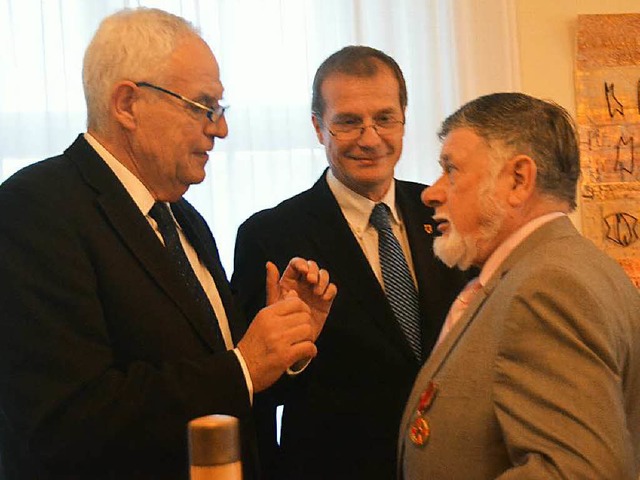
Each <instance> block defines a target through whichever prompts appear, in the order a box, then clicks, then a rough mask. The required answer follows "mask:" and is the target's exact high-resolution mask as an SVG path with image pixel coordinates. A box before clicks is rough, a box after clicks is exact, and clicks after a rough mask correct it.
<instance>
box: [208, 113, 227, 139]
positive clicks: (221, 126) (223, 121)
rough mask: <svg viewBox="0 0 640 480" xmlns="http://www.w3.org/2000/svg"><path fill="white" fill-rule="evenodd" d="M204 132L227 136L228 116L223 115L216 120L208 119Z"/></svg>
mask: <svg viewBox="0 0 640 480" xmlns="http://www.w3.org/2000/svg"><path fill="white" fill-rule="evenodd" d="M204 132H205V134H206V135H207V136H209V137H216V138H225V137H226V136H227V135H229V125H228V124H227V118H226V117H225V116H224V115H222V116H221V117H220V118H219V119H218V120H217V121H215V122H211V121H209V120H207V123H206V126H205V130H204Z"/></svg>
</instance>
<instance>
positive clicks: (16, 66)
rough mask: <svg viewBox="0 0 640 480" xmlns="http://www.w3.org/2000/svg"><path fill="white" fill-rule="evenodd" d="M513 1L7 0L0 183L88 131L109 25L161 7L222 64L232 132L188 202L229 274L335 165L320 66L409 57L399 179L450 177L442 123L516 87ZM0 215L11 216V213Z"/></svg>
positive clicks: (1, 35) (0, 10) (1, 50)
mask: <svg viewBox="0 0 640 480" xmlns="http://www.w3.org/2000/svg"><path fill="white" fill-rule="evenodd" d="M513 2H514V0H164V1H122V0H120V1H116V0H101V1H99V2H98V1H95V2H94V1H86V0H0V181H4V179H6V178H7V177H8V176H9V175H11V174H12V173H13V172H15V171H16V170H18V169H19V168H21V167H22V166H25V165H27V164H29V163H32V162H35V161H38V160H41V159H43V158H46V157H49V156H53V155H56V154H58V153H60V152H61V151H62V150H63V149H64V148H66V147H67V146H68V145H69V144H70V143H71V142H72V141H73V140H74V139H75V137H76V136H77V135H78V133H81V132H84V131H85V105H84V97H83V93H82V79H81V71H82V57H83V53H84V49H85V47H86V45H87V44H88V42H89V40H90V38H91V36H92V34H93V32H94V31H95V29H96V28H97V26H98V24H99V22H100V20H101V19H102V18H103V17H105V16H106V15H108V14H110V13H112V12H113V11H115V10H117V9H120V8H122V7H137V6H148V7H158V8H162V9H164V10H167V11H170V12H172V13H175V14H178V15H181V16H183V17H185V18H186V19H188V20H189V21H191V22H192V23H193V24H194V25H196V26H197V27H199V29H200V31H201V32H202V35H203V37H204V38H205V40H206V41H207V42H208V43H209V45H210V46H211V48H212V50H213V52H214V54H215V55H216V57H217V59H218V62H219V64H220V68H221V76H222V81H223V83H224V85H225V88H226V91H225V98H226V100H227V101H228V102H229V104H230V105H231V108H230V109H229V110H228V112H227V120H228V123H229V136H228V137H227V138H226V139H224V140H217V141H216V145H215V148H214V151H213V153H212V155H211V156H210V161H209V164H208V165H207V179H206V180H205V182H203V183H202V184H201V185H197V186H193V187H192V188H191V189H190V190H189V192H188V193H187V195H186V197H187V199H189V200H190V201H191V202H192V203H194V204H195V206H196V208H198V210H199V211H200V212H201V213H202V214H203V215H204V217H205V218H206V219H207V221H208V222H209V225H210V227H211V229H212V231H213V232H214V235H215V236H216V240H217V242H218V246H219V249H220V254H221V258H222V260H223V263H224V265H225V267H226V268H227V273H228V274H229V275H230V273H231V268H232V264H233V246H234V242H235V233H236V230H237V227H238V225H239V224H240V223H241V222H242V221H244V220H245V219H246V218H247V217H248V216H250V215H251V214H252V213H254V212H256V211H258V210H261V209H263V208H267V207H270V206H273V205H275V204H277V203H278V202H280V201H281V200H283V199H285V198H288V197H290V196H292V195H294V194H296V193H298V192H301V191H302V190H305V189H307V188H308V187H310V186H311V185H312V184H313V183H314V182H315V180H316V179H317V178H318V177H319V175H320V174H321V173H322V171H323V170H324V168H325V167H326V159H325V156H324V150H323V149H322V146H321V145H319V144H318V141H317V139H316V137H315V133H314V131H313V128H312V125H311V121H310V99H311V83H312V80H313V75H314V73H315V70H316V69H317V67H318V66H319V64H320V63H321V62H322V61H323V60H324V59H325V58H326V57H327V56H328V55H330V54H331V53H333V52H334V51H336V50H338V49H340V48H342V47H343V46H345V45H352V44H365V45H369V46H372V47H375V48H379V49H381V50H383V51H385V52H386V53H388V54H389V55H391V56H392V57H394V58H395V59H396V61H397V62H398V63H399V65H400V67H401V68H402V69H403V72H404V75H405V78H406V80H407V87H408V98H409V105H408V110H407V125H406V134H405V143H404V151H403V155H402V158H401V161H400V163H399V165H398V167H397V170H396V176H397V177H398V178H402V179H407V180H415V181H420V182H425V183H429V182H431V181H433V180H434V179H435V178H436V177H437V175H438V171H439V168H438V164H437V159H438V152H439V142H438V139H437V137H436V131H437V129H438V125H439V123H440V122H441V120H442V119H443V118H444V116H446V115H447V114H449V113H451V112H452V111H453V110H455V109H456V108H457V107H458V106H460V104H461V103H463V102H465V101H467V100H470V99H472V98H474V97H475V96H477V95H480V94H484V93H489V92H492V91H508V90H517V89H518V87H519V68H518V62H517V58H518V55H517V28H516V27H517V25H516V18H515V5H514V3H513ZM0 214H1V213H0Z"/></svg>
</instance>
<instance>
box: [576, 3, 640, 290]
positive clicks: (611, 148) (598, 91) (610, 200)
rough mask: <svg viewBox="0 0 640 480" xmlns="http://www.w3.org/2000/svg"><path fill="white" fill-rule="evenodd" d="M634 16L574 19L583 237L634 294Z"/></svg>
mask: <svg viewBox="0 0 640 480" xmlns="http://www.w3.org/2000/svg"><path fill="white" fill-rule="evenodd" d="M638 32H640V14H622V15H579V16H578V33H577V52H576V103H577V105H576V111H577V124H578V132H579V135H580V154H581V170H582V181H581V189H580V194H581V197H582V198H581V200H582V227H583V228H582V230H583V234H584V235H585V236H586V237H587V238H589V239H591V240H592V241H593V242H595V243H596V245H598V246H599V247H600V248H601V249H602V250H604V251H605V252H607V253H608V254H609V255H610V256H612V257H613V258H615V259H616V260H617V261H618V262H619V263H620V264H621V265H622V267H623V268H624V269H625V271H626V272H627V273H628V275H629V277H630V278H631V280H632V281H633V282H634V284H635V285H636V287H638V288H639V289H640V222H639V221H638V219H640V36H638Z"/></svg>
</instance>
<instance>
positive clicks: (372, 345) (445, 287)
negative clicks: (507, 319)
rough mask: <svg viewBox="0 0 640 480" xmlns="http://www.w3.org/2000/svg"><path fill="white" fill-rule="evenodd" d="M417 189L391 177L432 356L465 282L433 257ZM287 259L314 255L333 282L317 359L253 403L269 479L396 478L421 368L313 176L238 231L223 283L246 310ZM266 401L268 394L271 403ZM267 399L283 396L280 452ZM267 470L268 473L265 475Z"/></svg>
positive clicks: (427, 213)
mask: <svg viewBox="0 0 640 480" xmlns="http://www.w3.org/2000/svg"><path fill="white" fill-rule="evenodd" d="M423 189H424V185H420V184H417V183H410V182H403V181H396V196H397V204H398V206H399V208H400V210H401V212H402V216H403V219H404V222H405V225H406V228H407V234H408V237H409V244H410V247H411V252H412V257H413V264H414V267H415V272H416V276H417V281H418V291H419V297H420V308H421V320H422V338H423V351H424V352H425V356H426V355H428V353H429V352H430V351H431V349H432V347H433V345H434V343H435V341H436V339H437V337H438V334H439V331H440V327H441V325H442V322H443V321H444V318H445V316H446V313H447V311H448V308H449V305H450V304H451V302H452V301H453V298H454V297H455V295H456V294H457V293H458V292H459V291H460V289H461V288H462V284H463V278H462V275H461V274H460V273H459V272H457V271H454V270H450V269H448V268H447V267H446V266H445V265H443V264H442V263H441V262H440V261H438V260H437V259H435V258H434V256H433V253H432V241H433V233H432V232H435V231H436V230H435V224H434V222H433V219H432V218H431V216H432V210H431V209H428V208H427V207H425V206H424V205H423V204H422V202H421V201H420V193H421V191H422V190H423ZM293 256H301V257H303V258H310V259H314V260H316V261H317V262H318V264H319V265H320V267H322V268H326V269H327V270H328V271H329V272H330V275H331V279H332V281H333V282H335V284H336V285H337V287H338V296H337V298H336V300H335V302H334V304H333V307H332V310H331V313H330V315H329V317H328V319H327V322H326V324H325V327H324V330H323V331H322V333H321V335H320V337H319V338H318V341H317V346H318V352H319V353H318V356H317V357H316V358H315V359H314V360H313V361H312V362H311V364H310V365H309V366H308V368H307V369H306V370H305V371H304V372H303V373H302V374H300V375H299V376H297V377H293V378H290V379H283V380H285V381H284V382H283V383H282V384H281V385H277V386H276V388H273V389H271V392H270V394H269V395H268V396H262V397H259V398H258V399H257V408H258V411H260V410H264V411H262V412H261V414H260V417H261V418H260V425H261V428H260V430H259V436H260V443H261V447H260V448H261V457H262V461H263V463H264V465H265V468H266V469H267V470H268V471H269V472H268V473H269V474H270V475H271V476H274V475H277V477H278V478H295V479H302V478H304V479H313V478H319V479H320V478H322V479H339V478H349V479H358V478H361V479H378V478H379V479H388V478H393V476H394V475H395V465H396V440H397V434H398V428H399V424H400V417H401V415H402V411H403V408H404V404H405V401H406V398H407V396H408V394H409V392H410V389H411V386H412V384H413V381H414V378H415V376H416V374H417V372H418V370H419V368H420V364H419V362H418V361H417V360H416V359H415V357H414V356H413V354H412V352H411V349H410V347H409V344H408V342H407V340H406V339H405V337H404V335H403V333H402V331H401V330H400V327H399V325H398V323H397V322H396V320H395V319H394V317H393V314H392V311H391V307H390V305H389V302H388V301H387V299H386V297H385V294H384V292H383V290H382V288H381V286H380V284H379V282H378V280H377V279H376V276H375V274H374V272H373V270H372V269H371V266H370V265H369V263H368V261H367V259H366V257H365V255H364V253H363V251H362V249H361V248H360V245H359V244H358V242H357V240H356V238H355V237H354V236H353V233H352V232H351V230H350V228H349V226H348V224H347V221H346V220H345V218H344V216H343V215H342V212H341V210H340V207H339V206H338V203H337V202H336V200H335V198H334V196H333V194H332V193H331V191H330V190H329V187H328V185H327V183H326V180H325V175H323V176H322V177H321V178H320V180H318V182H317V183H316V184H315V185H314V186H313V187H312V188H311V189H310V190H308V191H306V192H303V193H301V194H299V195H297V196H295V197H293V198H291V199H289V200H286V201H284V202H283V203H281V204H280V205H278V206H277V207H275V208H273V209H270V210H265V211H262V212H259V213H257V214H255V215H253V216H252V217H251V218H250V219H248V220H247V221H246V222H245V223H244V224H242V225H241V227H240V228H239V230H238V236H237V240H236V254H235V268H234V273H233V277H232V281H231V283H232V287H233V289H234V292H235V293H236V296H237V299H239V300H240V303H241V304H242V306H243V308H244V310H245V313H246V314H247V315H249V317H248V318H252V315H253V314H254V313H255V312H256V311H257V310H259V309H260V308H261V307H262V306H263V305H264V301H265V297H264V277H265V274H264V268H265V266H264V265H265V262H266V261H267V260H271V261H273V262H275V263H276V264H277V266H278V267H279V268H280V270H281V271H282V269H283V268H284V267H285V266H286V264H287V262H288V260H289V259H290V258H291V257H293ZM271 397H275V399H274V398H271ZM273 403H284V405H285V413H284V418H283V425H282V442H281V448H280V449H277V448H276V446H275V445H274V443H273V438H274V433H273V430H272V429H273V421H272V418H273V410H272V407H273ZM274 472H276V473H274Z"/></svg>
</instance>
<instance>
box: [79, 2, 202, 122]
mask: <svg viewBox="0 0 640 480" xmlns="http://www.w3.org/2000/svg"><path fill="white" fill-rule="evenodd" d="M194 36H197V37H200V33H199V31H198V30H197V29H196V28H195V27H194V26H193V25H192V24H191V23H189V22H188V21H186V20H185V19H183V18H181V17H178V16H176V15H173V14H170V13H167V12H165V11H163V10H159V9H155V8H144V7H140V8H135V9H123V10H120V11H118V12H116V13H114V14H113V15H110V16H109V17H106V18H105V19H104V20H103V21H102V22H101V23H100V26H99V27H98V30H97V31H96V33H95V35H94V37H93V39H92V40H91V43H90V44H89V46H88V47H87V50H86V52H85V55H84V64H83V69H82V80H83V86H84V96H85V100H86V103H87V126H88V127H89V128H92V129H94V130H97V131H99V130H101V129H102V128H103V127H104V125H105V123H106V120H107V118H108V114H109V102H110V97H111V94H112V89H113V86H114V85H115V84H116V83H117V82H120V81H122V80H131V81H134V82H135V81H150V80H151V79H156V80H157V79H158V77H161V76H162V74H163V72H164V71H165V69H166V64H167V60H168V58H169V57H170V56H171V54H172V53H173V51H174V50H175V49H176V47H177V46H178V45H179V44H180V43H181V42H182V41H183V40H185V39H186V38H190V37H194Z"/></svg>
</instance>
